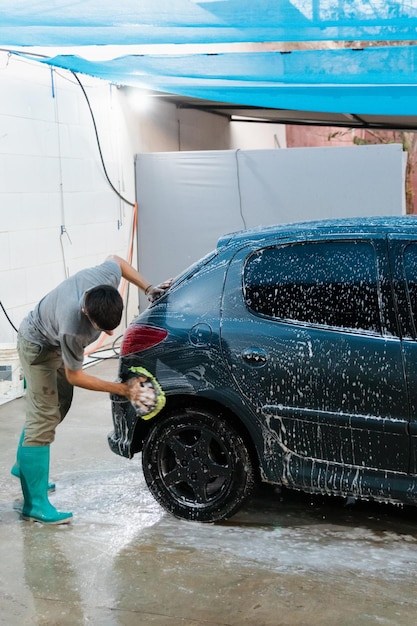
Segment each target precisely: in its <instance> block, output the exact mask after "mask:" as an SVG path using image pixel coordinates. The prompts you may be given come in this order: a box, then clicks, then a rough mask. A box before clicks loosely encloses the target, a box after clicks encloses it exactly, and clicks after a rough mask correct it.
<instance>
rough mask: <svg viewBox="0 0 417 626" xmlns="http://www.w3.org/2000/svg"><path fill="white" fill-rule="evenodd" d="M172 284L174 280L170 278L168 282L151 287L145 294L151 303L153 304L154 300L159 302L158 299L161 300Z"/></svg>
mask: <svg viewBox="0 0 417 626" xmlns="http://www.w3.org/2000/svg"><path fill="white" fill-rule="evenodd" d="M171 283H172V278H169V279H168V280H165V281H164V282H163V283H160V284H159V285H155V286H154V285H150V286H149V287H148V288H147V289H146V291H145V294H146V295H147V296H148V300H149V302H153V301H154V300H157V299H158V298H160V297H161V296H162V294H163V293H164V291H166V290H167V289H168V287H169V286H170V285H171Z"/></svg>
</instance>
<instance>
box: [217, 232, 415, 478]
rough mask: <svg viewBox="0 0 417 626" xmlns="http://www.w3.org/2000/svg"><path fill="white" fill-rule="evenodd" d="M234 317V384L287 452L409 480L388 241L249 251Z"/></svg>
mask: <svg viewBox="0 0 417 626" xmlns="http://www.w3.org/2000/svg"><path fill="white" fill-rule="evenodd" d="M222 309H223V313H222V322H221V340H222V349H223V351H224V355H225V358H226V360H227V362H228V364H229V367H230V371H231V375H232V376H233V378H234V380H235V382H236V384H237V385H238V386H239V388H240V390H241V393H242V394H243V396H244V397H245V399H246V401H247V402H248V403H249V404H250V406H251V408H252V409H253V410H254V411H255V412H256V414H257V415H258V416H259V418H260V419H261V420H262V421H263V422H264V424H265V426H266V427H267V429H268V430H269V432H270V435H271V437H274V438H275V439H276V438H278V440H279V442H280V445H281V447H282V448H283V449H284V450H287V451H288V452H291V453H293V454H296V455H298V456H300V457H305V458H310V459H311V458H313V459H321V460H325V461H330V462H334V463H340V464H349V465H354V466H359V467H372V468H376V469H391V470H394V471H400V472H405V471H407V470H408V465H409V434H408V419H409V418H408V396H407V388H406V384H405V376H404V362H403V353H402V346H401V341H400V339H399V336H398V328H397V322H396V319H395V314H394V303H393V296H392V285H391V277H390V269H389V260H388V246H387V240H386V237H385V236H382V235H381V236H367V237H365V238H363V237H362V238H361V237H350V238H346V237H345V238H344V239H343V238H338V237H331V238H330V239H323V238H318V239H316V240H312V241H299V242H290V241H287V242H284V243H276V244H275V245H268V246H263V247H262V246H261V247H258V248H256V247H252V248H246V249H241V250H240V251H239V252H238V253H237V254H236V256H235V258H234V259H233V261H232V263H231V264H230V267H229V270H228V273H227V277H226V283H225V291H224V298H223V307H222Z"/></svg>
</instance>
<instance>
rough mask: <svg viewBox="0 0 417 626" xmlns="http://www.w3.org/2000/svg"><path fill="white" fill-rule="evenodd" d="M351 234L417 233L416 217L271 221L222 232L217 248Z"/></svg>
mask: <svg viewBox="0 0 417 626" xmlns="http://www.w3.org/2000/svg"><path fill="white" fill-rule="evenodd" d="M318 231H320V232H321V233H322V234H332V233H334V234H336V233H337V234H344V233H346V234H352V233H361V234H364V233H384V232H385V233H394V232H395V233H400V232H405V233H407V232H408V233H413V234H416V235H417V216H416V215H402V216H394V215H392V216H385V217H382V216H380V217H344V218H334V219H326V220H312V221H306V222H293V223H286V224H274V225H272V226H258V227H256V228H251V229H249V230H239V231H236V232H233V233H229V234H227V235H223V236H222V237H220V238H219V240H218V242H217V248H222V247H223V246H229V245H234V244H242V243H246V242H247V243H251V242H255V241H258V240H261V239H265V240H267V239H273V238H276V237H290V236H291V235H294V236H296V237H297V238H299V237H302V236H304V235H305V236H306V237H309V236H311V235H314V234H318Z"/></svg>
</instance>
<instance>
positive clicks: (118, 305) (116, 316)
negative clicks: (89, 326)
mask: <svg viewBox="0 0 417 626" xmlns="http://www.w3.org/2000/svg"><path fill="white" fill-rule="evenodd" d="M84 307H85V310H86V313H87V315H88V317H89V318H90V320H91V321H92V322H94V324H96V325H97V326H98V328H100V329H101V330H114V329H115V328H116V327H117V326H118V325H119V324H120V320H121V319H122V313H123V299H122V296H121V295H120V293H119V292H118V291H117V289H115V288H114V287H111V286H110V285H99V286H98V287H93V289H90V290H89V291H87V293H86V294H85V299H84Z"/></svg>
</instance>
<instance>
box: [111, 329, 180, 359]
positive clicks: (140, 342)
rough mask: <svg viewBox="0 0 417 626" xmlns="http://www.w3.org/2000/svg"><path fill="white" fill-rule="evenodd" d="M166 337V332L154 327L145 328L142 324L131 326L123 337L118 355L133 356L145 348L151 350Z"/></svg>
mask: <svg viewBox="0 0 417 626" xmlns="http://www.w3.org/2000/svg"><path fill="white" fill-rule="evenodd" d="M167 335H168V331H167V330H165V329H163V328H156V327H155V326H145V325H144V324H132V325H131V326H129V327H128V328H127V329H126V331H125V334H124V336H123V342H122V346H121V348H120V354H121V355H122V356H125V355H126V354H133V353H134V352H141V351H142V350H146V349H147V348H152V347H153V346H156V345H157V344H158V343H161V341H163V340H164V339H165V337H166V336H167Z"/></svg>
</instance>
